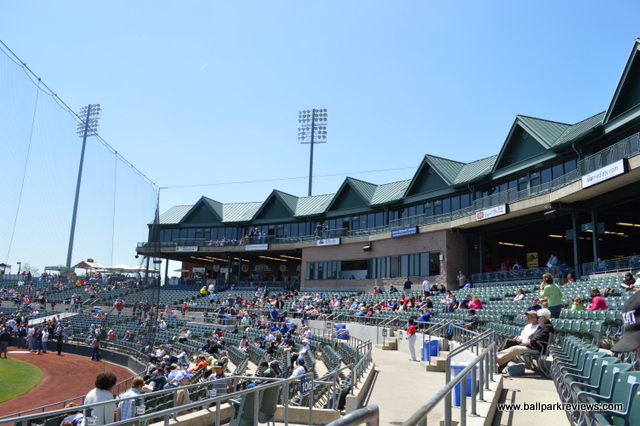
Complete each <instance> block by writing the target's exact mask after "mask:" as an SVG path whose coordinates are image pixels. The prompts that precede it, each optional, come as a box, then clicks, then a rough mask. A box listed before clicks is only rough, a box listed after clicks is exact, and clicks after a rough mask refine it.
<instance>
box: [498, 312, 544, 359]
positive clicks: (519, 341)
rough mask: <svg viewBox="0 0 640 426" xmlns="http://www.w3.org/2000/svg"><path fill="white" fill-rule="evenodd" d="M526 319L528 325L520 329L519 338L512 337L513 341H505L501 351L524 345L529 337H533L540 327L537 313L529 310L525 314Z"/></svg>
mask: <svg viewBox="0 0 640 426" xmlns="http://www.w3.org/2000/svg"><path fill="white" fill-rule="evenodd" d="M525 315H526V317H527V322H528V324H527V325H526V326H525V327H524V328H523V329H522V332H520V335H519V336H516V337H514V338H513V339H507V340H505V342H504V345H503V346H502V349H500V350H501V351H503V350H505V349H509V348H511V347H513V346H518V345H524V342H526V341H527V340H529V337H531V336H532V335H533V333H534V332H535V331H536V329H537V328H538V327H539V326H540V324H539V323H538V311H536V310H529V311H527V312H525Z"/></svg>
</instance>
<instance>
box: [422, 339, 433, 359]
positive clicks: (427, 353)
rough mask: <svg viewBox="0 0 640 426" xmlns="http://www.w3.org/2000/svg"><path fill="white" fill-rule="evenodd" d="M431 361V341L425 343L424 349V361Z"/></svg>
mask: <svg viewBox="0 0 640 426" xmlns="http://www.w3.org/2000/svg"><path fill="white" fill-rule="evenodd" d="M430 359H431V351H430V348H429V341H428V340H425V341H424V346H423V347H422V360H423V361H429V360H430Z"/></svg>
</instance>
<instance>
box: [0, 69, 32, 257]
mask: <svg viewBox="0 0 640 426" xmlns="http://www.w3.org/2000/svg"><path fill="white" fill-rule="evenodd" d="M38 80H39V79H38ZM39 85H40V81H38V90H36V99H35V102H34V105H33V117H32V119H31V130H30V131H29V144H28V146H27V156H26V158H25V160H24V171H23V173H22V183H21V184H20V192H19V193H18V205H17V207H16V215H15V217H14V218H13V228H12V229H11V237H10V238H9V247H8V249H7V259H6V262H5V263H8V262H9V256H11V246H12V245H13V237H14V236H15V234H16V227H17V225H18V216H19V215H20V204H21V203H22V194H23V193H24V183H25V181H26V180H27V169H28V168H29V154H30V153H31V142H32V141H33V130H34V128H35V126H36V113H37V111H38V98H39V96H40V90H39V89H40V87H39Z"/></svg>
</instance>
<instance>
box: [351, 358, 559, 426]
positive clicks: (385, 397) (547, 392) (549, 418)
mask: <svg viewBox="0 0 640 426" xmlns="http://www.w3.org/2000/svg"><path fill="white" fill-rule="evenodd" d="M408 359H409V355H408V354H405V353H404V352H402V351H393V350H382V349H379V348H375V347H374V349H373V361H374V363H375V370H376V374H375V379H374V383H373V389H372V390H371V392H370V394H369V395H368V397H367V398H366V399H365V401H364V403H363V405H367V404H375V405H377V406H378V407H380V425H381V426H382V425H399V424H402V423H403V422H404V421H406V420H407V419H408V418H409V417H410V416H411V415H412V414H413V413H414V412H416V411H417V410H418V409H419V408H420V407H421V406H422V405H424V404H426V403H427V402H428V401H429V400H430V399H431V397H433V395H434V394H435V393H437V392H438V391H439V390H440V389H442V387H443V386H444V384H445V375H444V373H441V372H434V371H429V372H427V371H426V368H425V366H426V364H425V363H421V362H411V361H409V360H408ZM503 377H504V382H503V386H504V390H503V391H502V398H501V401H500V402H507V403H511V402H513V403H522V402H526V403H529V404H531V403H534V402H541V403H548V404H552V403H556V402H561V401H560V400H559V398H558V394H557V392H556V389H555V386H554V384H553V381H552V380H549V379H547V378H544V377H541V376H540V375H539V374H536V373H534V372H532V371H527V372H526V374H525V375H524V376H522V377H509V376H507V375H504V376H503ZM498 379H499V376H498V375H496V376H495V380H498ZM455 410H456V409H455V408H454V411H455ZM442 415H443V411H442V407H441V406H439V407H436V408H435V409H434V410H432V412H431V414H430V415H429V416H428V418H427V421H428V423H427V424H440V420H441V419H442ZM453 417H454V419H455V418H456V417H457V416H456V415H455V414H454V416H453ZM469 423H471V422H469ZM532 423H536V424H553V425H554V426H564V425H569V421H568V420H567V417H566V415H565V413H564V411H545V412H541V411H514V412H502V413H500V412H496V416H495V419H494V423H493V426H503V425H515V426H531V424H532ZM473 424H477V423H475V421H474V422H473Z"/></svg>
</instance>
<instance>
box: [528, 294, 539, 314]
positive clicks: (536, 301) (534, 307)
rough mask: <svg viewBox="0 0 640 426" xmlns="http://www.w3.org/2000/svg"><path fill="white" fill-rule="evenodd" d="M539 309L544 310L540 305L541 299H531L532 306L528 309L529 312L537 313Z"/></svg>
mask: <svg viewBox="0 0 640 426" xmlns="http://www.w3.org/2000/svg"><path fill="white" fill-rule="evenodd" d="M538 309H542V306H541V305H540V299H539V298H537V297H534V298H533V299H531V305H530V306H529V307H528V308H527V311H537V310H538Z"/></svg>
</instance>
